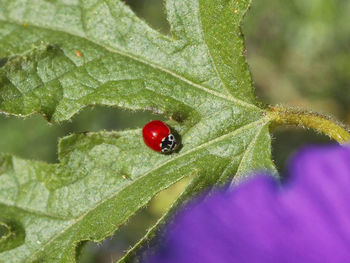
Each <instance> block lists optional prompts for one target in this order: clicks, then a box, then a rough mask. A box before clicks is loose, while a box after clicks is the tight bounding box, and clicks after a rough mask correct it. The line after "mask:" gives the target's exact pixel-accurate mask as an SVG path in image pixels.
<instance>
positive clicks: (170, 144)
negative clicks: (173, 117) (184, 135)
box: [142, 121, 177, 153]
mask: <svg viewBox="0 0 350 263" xmlns="http://www.w3.org/2000/svg"><path fill="white" fill-rule="evenodd" d="M142 136H143V141H144V142H145V144H146V145H147V146H148V147H150V148H151V149H152V150H155V151H157V152H162V153H170V152H172V151H174V150H175V148H176V146H177V142H176V139H175V136H174V135H173V134H172V133H171V132H170V129H169V127H168V126H167V125H166V124H165V123H164V122H162V121H151V122H149V123H147V124H146V125H145V127H143V130H142Z"/></svg>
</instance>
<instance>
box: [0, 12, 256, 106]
mask: <svg viewBox="0 0 350 263" xmlns="http://www.w3.org/2000/svg"><path fill="white" fill-rule="evenodd" d="M0 21H3V22H6V23H12V24H15V25H17V26H23V25H22V24H20V23H18V22H16V21H13V20H11V19H8V20H2V19H0ZM28 27H36V28H39V29H44V30H48V31H53V32H59V33H64V34H68V35H71V36H73V37H79V38H82V39H84V40H86V41H89V42H91V43H93V44H95V45H97V46H100V47H102V48H104V49H105V50H107V51H109V52H111V53H115V54H118V55H120V56H124V57H127V58H130V59H132V60H134V61H136V62H138V63H141V64H144V65H146V66H149V67H151V68H153V69H156V70H159V71H162V72H165V73H167V74H169V75H171V76H172V77H174V78H176V79H178V80H181V81H182V82H185V83H187V84H189V85H191V86H193V87H195V88H197V89H200V90H202V91H205V92H207V93H209V94H211V95H213V96H215V97H219V98H222V99H224V100H227V101H229V102H231V103H236V104H239V105H241V106H244V107H246V108H253V109H256V110H259V111H261V109H260V108H259V107H258V106H256V105H254V104H251V103H248V102H245V101H243V100H240V99H237V98H235V97H233V96H231V95H225V94H222V93H220V92H216V91H214V90H211V89H208V88H206V87H204V86H202V85H200V84H197V83H195V82H193V81H191V80H189V79H187V78H185V77H183V76H181V75H179V74H177V73H175V72H173V71H171V70H170V69H167V68H164V67H161V66H159V65H157V64H153V63H150V62H148V61H146V60H144V59H141V58H139V57H136V56H133V55H132V54H130V53H128V52H124V51H122V50H121V49H116V48H115V47H111V46H106V45H104V44H102V43H100V42H98V41H94V40H91V39H88V38H87V37H86V36H81V35H75V34H73V33H71V32H69V31H63V30H61V29H55V28H49V27H44V26H37V25H33V24H31V25H29V26H28ZM213 63H214V62H213ZM84 65H85V64H84ZM218 77H219V79H220V80H221V78H220V76H219V75H218ZM56 79H57V78H56Z"/></svg>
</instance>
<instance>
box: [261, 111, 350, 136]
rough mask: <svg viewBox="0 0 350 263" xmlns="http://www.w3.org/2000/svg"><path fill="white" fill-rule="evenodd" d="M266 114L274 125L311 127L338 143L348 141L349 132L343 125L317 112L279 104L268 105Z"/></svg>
mask: <svg viewBox="0 0 350 263" xmlns="http://www.w3.org/2000/svg"><path fill="white" fill-rule="evenodd" d="M267 115H268V117H269V118H271V119H272V121H273V123H274V124H275V125H276V126H281V125H293V126H297V127H302V128H311V129H313V130H315V131H317V132H320V133H323V134H325V135H327V136H329V137H330V138H331V139H334V140H336V141H337V142H339V143H345V142H349V141H350V132H349V130H348V129H347V128H346V127H345V126H344V125H342V124H340V123H338V122H337V121H335V120H332V119H331V118H329V117H326V116H323V115H320V114H318V113H314V112H309V111H302V110H297V109H293V108H284V107H281V106H270V107H269V109H268V111H267Z"/></svg>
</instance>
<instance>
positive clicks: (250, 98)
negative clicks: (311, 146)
mask: <svg viewBox="0 0 350 263" xmlns="http://www.w3.org/2000/svg"><path fill="white" fill-rule="evenodd" d="M249 4H250V1H248V0H242V1H238V2H237V1H228V0H196V1H195V0H184V1H178V0H167V1H166V10H167V12H168V19H169V23H170V25H171V30H172V34H173V35H172V36H171V37H170V36H164V35H162V34H160V33H158V32H157V31H155V30H153V29H151V28H150V27H149V26H148V25H147V24H146V23H145V22H143V21H142V20H140V19H139V18H137V17H136V16H135V14H134V13H133V12H132V11H131V10H130V9H129V8H128V7H127V6H126V5H125V4H124V3H122V2H121V1H119V0H110V1H108V0H104V1H101V0H81V1H77V0H76V1H74V0H72V1H64V0H52V1H47V0H0V59H1V58H2V59H1V61H3V62H2V64H4V65H3V66H2V67H0V110H1V111H2V112H4V113H7V114H13V115H20V116H21V115H28V114H33V113H41V114H43V115H44V116H45V117H46V118H47V119H48V120H49V121H51V122H61V121H64V120H68V119H70V118H71V117H72V116H73V115H74V114H75V113H77V112H78V111H79V110H81V109H82V108H84V107H86V106H88V105H94V104H99V105H108V106H116V107H121V108H124V109H131V110H151V111H153V112H156V113H162V114H164V115H165V116H168V117H169V118H171V119H173V120H171V121H169V122H168V124H169V125H170V126H172V128H173V129H174V130H175V131H176V133H178V134H179V137H180V138H181V147H180V149H179V151H178V152H177V153H173V154H171V155H161V154H158V153H156V152H153V151H152V150H150V149H148V148H147V147H146V146H145V145H144V143H143V141H142V136H141V130H140V129H137V130H131V131H124V132H106V131H101V132H98V133H85V134H77V135H71V136H68V137H65V138H63V139H62V140H61V141H60V143H59V161H60V162H59V163H58V164H47V163H43V162H37V161H27V160H22V159H20V158H17V157H13V156H9V155H3V156H1V157H0V164H1V166H0V209H1V211H5V212H4V213H3V214H2V215H1V217H0V222H1V225H0V226H1V227H2V228H1V229H3V230H1V229H0V231H3V232H4V233H3V235H2V236H0V238H1V239H0V262H6V263H8V262H10V263H11V262H50V263H51V262H74V261H75V258H76V251H75V249H76V246H77V245H79V244H80V243H81V242H84V241H86V240H93V241H100V240H103V239H104V238H106V237H107V236H110V235H112V234H113V232H114V231H115V230H116V229H117V228H118V227H119V226H120V225H122V224H124V223H126V222H127V220H128V219H129V218H130V217H131V216H132V215H133V214H134V213H135V212H136V211H137V210H139V209H140V208H142V207H144V206H145V205H146V204H147V203H148V202H149V200H150V199H151V198H152V197H153V196H154V195H155V194H157V193H158V192H159V191H161V190H163V189H165V188H167V187H169V186H170V185H171V184H173V183H175V182H177V181H178V180H180V179H182V178H184V177H186V176H189V175H194V176H195V177H196V178H198V181H197V182H198V185H199V187H197V188H195V189H193V193H196V192H198V191H200V190H201V189H203V188H205V187H207V186H209V185H214V184H223V183H227V182H229V181H230V180H232V177H233V176H234V175H236V176H235V180H237V179H239V178H242V177H244V176H248V175H249V173H248V172H249V171H250V170H252V169H270V170H274V165H273V163H272V161H271V156H270V155H271V153H270V152H271V150H270V134H269V123H270V119H269V116H268V115H266V114H265V110H264V109H263V108H260V106H259V105H258V103H257V102H256V100H255V97H254V94H253V88H252V81H251V78H250V73H249V71H248V67H247V64H246V62H245V59H244V45H243V38H242V35H241V33H240V27H239V26H240V23H241V20H242V17H243V16H244V14H245V12H246V10H247V9H248V7H249ZM209 178H214V179H213V180H209ZM190 189H191V188H190ZM10 233H16V235H14V236H15V238H12V239H11V236H10ZM0 234H1V232H0ZM3 240H5V242H6V246H5V245H3V244H2V243H3Z"/></svg>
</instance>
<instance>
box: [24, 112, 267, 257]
mask: <svg viewBox="0 0 350 263" xmlns="http://www.w3.org/2000/svg"><path fill="white" fill-rule="evenodd" d="M269 121H270V120H269V119H268V118H266V117H263V118H260V119H258V120H256V121H254V122H251V123H248V124H246V125H244V126H242V127H240V128H238V129H236V130H234V131H232V132H229V133H227V134H224V135H222V136H220V137H217V138H215V139H213V140H210V141H208V142H206V143H203V144H201V145H198V146H197V147H194V148H192V149H190V150H188V151H186V152H184V153H183V154H179V155H176V156H175V157H174V158H171V159H169V160H168V161H166V162H163V163H162V164H161V165H159V166H158V167H156V168H154V169H152V170H150V171H148V172H146V173H145V174H144V175H141V176H139V177H138V178H136V179H135V180H133V181H132V182H130V183H129V184H125V186H124V187H123V188H120V189H119V190H118V192H116V193H114V194H112V195H111V196H109V197H108V198H105V199H104V200H102V201H101V202H98V203H96V204H95V205H94V206H93V207H92V208H91V209H89V210H87V211H86V212H85V213H83V214H82V215H80V216H79V217H77V218H75V219H72V224H69V225H67V227H65V228H64V229H63V230H62V231H60V232H59V233H58V234H57V235H54V236H53V237H52V238H51V239H50V240H49V241H48V242H47V243H46V244H45V245H44V246H42V247H40V248H38V249H37V250H35V252H34V254H32V256H30V257H29V258H28V259H27V260H26V262H31V260H35V256H36V255H37V254H38V253H40V252H41V251H44V250H45V248H46V247H48V246H49V245H50V244H51V243H52V242H54V241H55V240H56V239H57V238H59V237H60V235H61V234H63V233H65V232H66V231H68V230H69V229H70V228H71V227H73V226H74V225H76V224H78V223H79V222H80V221H82V220H83V219H84V218H85V216H86V215H88V214H89V213H90V212H91V211H93V210H95V209H96V208H97V207H98V206H100V205H103V204H104V203H106V202H108V201H110V200H111V199H113V198H115V197H116V196H118V195H119V194H120V193H121V192H122V191H123V190H125V189H126V188H127V187H129V186H132V184H134V183H135V182H136V181H139V180H141V179H142V178H144V177H146V176H147V175H149V174H151V173H153V172H156V171H157V170H158V169H160V168H162V167H164V166H166V165H167V164H169V163H171V162H174V161H176V160H177V159H180V158H182V157H184V156H186V155H188V154H190V153H192V152H195V151H197V150H200V149H202V148H205V147H207V146H209V145H211V144H213V143H216V142H219V141H221V140H224V139H226V138H228V137H231V136H234V135H235V134H238V133H241V132H243V131H244V130H247V129H250V128H252V127H254V126H259V125H261V126H262V127H263V126H265V125H266V124H267V123H268V122H269ZM260 131H261V129H260V130H259V131H258V133H259V132H260ZM241 161H242V160H241ZM121 223H122V222H121Z"/></svg>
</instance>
